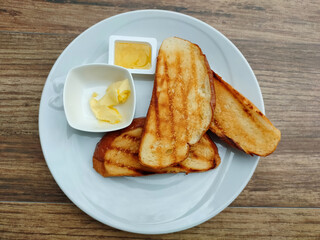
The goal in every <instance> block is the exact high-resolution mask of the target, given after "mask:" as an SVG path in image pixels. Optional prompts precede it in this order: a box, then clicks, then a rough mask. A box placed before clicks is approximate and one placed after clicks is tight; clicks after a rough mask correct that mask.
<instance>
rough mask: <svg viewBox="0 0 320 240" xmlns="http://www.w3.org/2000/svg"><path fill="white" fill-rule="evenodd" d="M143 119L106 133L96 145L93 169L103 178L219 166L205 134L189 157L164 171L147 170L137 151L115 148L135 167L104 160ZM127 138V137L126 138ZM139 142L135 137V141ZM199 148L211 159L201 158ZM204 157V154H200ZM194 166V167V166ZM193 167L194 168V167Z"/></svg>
mask: <svg viewBox="0 0 320 240" xmlns="http://www.w3.org/2000/svg"><path fill="white" fill-rule="evenodd" d="M144 122H145V118H137V119H134V120H133V122H132V124H131V125H130V126H129V127H127V128H125V129H122V130H119V131H115V132H111V133H107V134H105V135H104V137H103V138H102V139H101V140H100V141H99V142H98V143H97V146H96V149H95V152H94V155H93V168H94V169H95V170H96V171H97V172H98V173H100V174H101V175H102V176H104V177H115V176H145V175H150V174H159V173H178V172H185V173H190V172H202V171H207V170H210V169H213V168H216V167H217V166H219V164H220V157H219V154H218V149H217V147H216V145H215V144H214V142H213V141H212V140H211V139H210V137H209V136H208V135H207V134H205V135H204V136H203V137H202V138H201V140H200V141H201V142H200V141H199V144H198V145H197V144H196V145H194V146H192V147H191V150H190V156H189V157H188V158H187V159H186V160H185V161H183V162H181V163H180V164H178V165H176V166H173V167H167V168H164V169H158V170H154V169H151V168H147V167H145V166H143V165H141V164H139V161H138V156H137V155H138V150H137V151H136V152H135V151H133V152H130V150H128V149H120V148H117V150H118V151H127V153H128V154H129V155H130V156H131V157H133V158H134V161H135V163H136V164H135V167H132V166H129V165H128V164H127V165H126V164H120V163H117V162H116V161H112V160H108V159H106V157H105V156H106V153H107V151H112V150H114V149H115V144H114V143H115V141H116V140H117V139H118V138H120V140H121V138H123V137H124V135H125V134H127V133H130V131H131V130H136V129H138V128H142V127H143V126H144ZM126 137H128V136H126ZM134 141H135V142H136V141H140V139H139V138H138V137H137V138H136V139H135V140H134ZM201 147H206V148H208V149H209V150H210V151H211V152H212V153H211V155H212V157H210V159H207V158H205V157H203V156H201V154H202V153H201V150H202V149H201ZM202 155H204V154H202ZM194 164H195V165H194ZM197 164H204V166H201V167H199V166H197ZM194 166H195V167H194Z"/></svg>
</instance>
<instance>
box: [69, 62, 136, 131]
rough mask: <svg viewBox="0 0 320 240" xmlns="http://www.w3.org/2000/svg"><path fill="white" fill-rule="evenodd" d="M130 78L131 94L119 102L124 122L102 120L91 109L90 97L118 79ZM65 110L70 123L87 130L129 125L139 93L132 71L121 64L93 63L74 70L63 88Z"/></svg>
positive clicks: (108, 129)
mask: <svg viewBox="0 0 320 240" xmlns="http://www.w3.org/2000/svg"><path fill="white" fill-rule="evenodd" d="M124 79H128V80H129V84H130V88H131V93H130V96H129V97H128V99H127V101H126V102H125V103H122V104H119V105H116V106H115V108H117V109H118V111H119V113H120V114H121V115H122V121H121V122H120V123H117V124H110V123H107V122H103V121H99V120H98V119H97V118H96V117H95V116H94V114H93V112H92V111H91V108H90V104H89V101H90V98H91V96H92V94H93V93H94V92H96V93H97V94H98V97H97V98H96V99H100V98H101V97H102V96H104V95H105V93H106V89H107V88H108V86H109V85H110V84H112V83H113V82H116V81H120V80H124ZM63 105H64V111H65V115H66V118H67V121H68V123H69V125H70V126H71V127H73V128H75V129H78V130H81V131H87V132H109V131H115V130H119V129H122V128H125V127H127V126H129V125H130V124H131V122H132V120H133V117H134V112H135V107H136V93H135V87H134V82H133V79H132V76H131V74H130V72H129V71H128V70H127V69H125V68H123V67H119V66H114V65H108V64H89V65H83V66H80V67H75V68H73V69H71V70H70V71H69V73H68V75H67V79H66V82H65V85H64V90H63Z"/></svg>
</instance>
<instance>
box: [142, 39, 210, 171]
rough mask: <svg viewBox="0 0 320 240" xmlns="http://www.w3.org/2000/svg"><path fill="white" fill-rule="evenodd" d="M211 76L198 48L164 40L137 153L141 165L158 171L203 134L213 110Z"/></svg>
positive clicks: (183, 155) (182, 156) (179, 158)
mask: <svg viewBox="0 0 320 240" xmlns="http://www.w3.org/2000/svg"><path fill="white" fill-rule="evenodd" d="M211 75H212V72H211V70H210V67H209V65H208V63H207V61H206V58H205V56H204V55H203V54H202V52H201V49H200V48H199V47H198V46H197V45H195V44H192V43H190V42H188V41H186V40H182V39H178V38H168V39H166V40H164V41H163V43H162V45H161V47H160V50H159V54H158V61H157V70H156V78H155V82H154V89H153V94H152V99H151V103H150V107H149V110H148V114H147V120H146V125H145V128H144V132H143V135H142V140H141V145H140V151H139V157H140V162H141V163H142V164H143V165H145V166H148V167H151V168H154V169H161V168H165V167H168V166H170V165H174V164H177V163H179V162H181V161H183V160H184V159H185V158H186V157H187V155H188V152H189V148H190V145H192V144H195V143H197V142H198V141H199V139H200V138H201V136H202V135H203V134H204V133H205V132H206V130H207V129H208V128H209V124H210V122H211V120H212V111H213V110H212V106H211V103H212V99H213V98H214V94H211V86H210V81H211V78H213V76H211ZM154 131H155V133H154Z"/></svg>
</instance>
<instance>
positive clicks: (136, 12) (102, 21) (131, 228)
mask: <svg viewBox="0 0 320 240" xmlns="http://www.w3.org/2000/svg"><path fill="white" fill-rule="evenodd" d="M145 12H150V13H160V14H171V15H175V16H178V17H182V18H188V19H189V20H192V21H195V22H197V23H198V24H201V25H204V26H206V27H209V28H211V30H213V31H214V32H216V33H217V34H218V35H220V36H221V37H222V38H223V39H224V41H227V42H228V43H229V44H230V46H232V48H233V49H234V50H235V51H236V52H237V53H238V55H239V56H240V57H241V58H242V60H243V61H244V62H245V64H246V66H247V67H248V70H249V71H250V73H251V74H252V76H253V78H254V80H255V83H256V84H257V89H258V96H259V101H260V102H261V109H260V110H261V112H263V113H265V106H264V101H263V97H262V93H261V88H260V86H259V83H258V81H257V78H256V76H255V74H254V72H253V70H252V68H251V66H250V65H249V63H248V61H247V60H246V58H245V57H244V56H243V54H242V53H241V52H240V50H239V49H238V48H237V47H236V46H235V45H234V44H233V43H232V42H231V41H230V40H229V39H228V38H227V37H226V36H224V35H223V34H222V33H221V32H220V31H218V30H217V29H215V28H214V27H212V26H211V25H209V24H207V23H206V22H203V21H201V20H199V19H197V18H195V17H192V16H189V15H186V14H183V13H179V12H174V11H169V10H158V9H143V10H134V11H128V12H124V13H120V14H116V15H113V16H111V17H109V18H106V19H103V20H101V21H99V22H97V23H95V24H94V25H92V26H90V27H89V28H87V29H86V30H85V31H83V32H81V33H80V34H79V35H77V36H76V37H75V38H74V39H73V40H72V41H71V42H70V43H69V44H68V46H67V47H66V48H64V50H63V51H62V52H61V54H60V55H59V57H58V58H57V59H56V61H55V62H54V64H53V66H52V68H51V70H50V72H49V74H48V77H47V78H46V81H45V84H44V86H43V89H42V93H41V100H40V104H39V114H38V131H39V139H40V146H41V150H42V153H43V156H44V159H45V161H46V164H47V166H48V168H49V171H50V173H51V175H52V177H53V178H54V180H55V182H56V183H57V185H58V186H59V188H60V189H61V191H62V192H63V193H64V194H65V195H66V196H67V197H68V198H69V200H70V201H71V202H72V203H73V204H74V205H75V206H77V207H78V208H79V209H81V210H82V211H83V212H85V213H86V214H87V215H89V216H90V217H92V218H93V219H95V220H97V221H99V222H101V223H103V224H105V225H108V226H110V227H113V228H116V229H119V230H122V231H126V232H132V233H138V234H150V235H158V234H168V233H174V232H179V231H183V230H186V229H190V228H192V227H194V226H197V225H199V224H202V223H204V222H206V221H208V220H209V219H211V218H213V217H215V216H216V215H218V214H219V213H220V212H221V211H223V210H224V209H225V208H227V207H228V206H229V205H230V204H231V203H232V202H233V201H234V200H235V199H236V198H237V197H238V196H239V195H240V193H241V192H242V191H243V190H244V188H245V187H246V185H247V184H248V182H249V181H250V180H251V178H252V175H253V173H254V172H255V170H256V167H257V165H258V163H259V160H260V157H259V156H255V159H252V161H255V164H254V166H253V167H252V169H251V172H250V174H249V175H248V177H247V179H246V180H245V181H244V183H243V184H242V186H241V187H240V188H238V190H237V191H236V192H235V193H234V194H233V195H232V197H231V198H230V199H229V200H228V201H226V202H225V203H224V204H222V205H221V206H220V207H219V208H218V209H216V210H215V211H214V212H213V214H209V215H208V216H207V217H205V218H202V219H201V220H198V221H195V222H193V223H191V224H186V225H184V226H183V227H178V228H174V229H171V230H169V231H166V230H159V231H148V230H147V229H146V230H144V231H141V230H139V231H136V230H135V229H133V227H134V226H132V225H126V227H124V226H117V225H115V224H113V223H106V221H105V220H103V219H100V217H97V216H95V215H94V214H92V213H91V212H90V211H89V210H87V209H85V207H84V206H83V205H82V204H79V203H78V202H77V201H76V199H73V197H70V195H69V194H68V193H67V191H65V190H64V187H62V186H61V185H60V184H59V183H58V180H57V179H56V176H54V175H53V174H52V171H51V168H50V165H49V163H48V160H47V159H48V156H46V153H45V147H44V146H43V140H42V139H43V138H44V137H43V133H41V126H42V121H41V117H40V115H41V112H42V110H41V109H43V108H44V105H45V104H44V97H43V92H44V89H45V87H46V85H47V84H48V82H49V80H50V78H51V76H52V74H53V73H54V71H55V69H56V67H57V63H58V62H59V61H60V59H61V58H62V57H63V56H64V55H65V54H66V50H67V49H69V48H70V47H71V46H72V45H73V44H74V42H75V41H76V40H77V39H78V38H80V37H81V36H83V35H84V34H86V33H87V32H88V31H89V30H90V29H92V28H94V27H96V26H97V25H100V24H103V23H104V22H105V21H108V20H111V19H114V18H121V17H123V16H125V15H130V14H139V13H145ZM130 226H131V227H130Z"/></svg>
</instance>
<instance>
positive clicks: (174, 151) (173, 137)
mask: <svg viewBox="0 0 320 240" xmlns="http://www.w3.org/2000/svg"><path fill="white" fill-rule="evenodd" d="M163 59H164V76H165V78H164V79H169V71H168V62H167V59H166V57H165V56H164V57H163ZM177 65H178V64H177ZM169 84H170V82H167V94H168V107H169V116H170V122H172V123H173V124H171V125H170V127H171V134H170V137H171V139H170V141H171V142H172V143H173V145H172V149H171V148H169V149H167V150H166V153H167V154H172V157H173V159H174V162H177V149H176V145H177V144H176V141H177V139H176V131H175V127H174V123H175V119H174V115H173V114H174V112H173V107H172V102H173V96H172V92H171V87H172V86H170V85H169ZM168 85H169V86H168ZM158 120H159V119H158ZM159 164H160V165H163V163H162V161H161V158H160V159H159Z"/></svg>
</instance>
